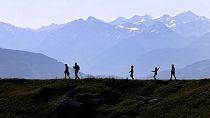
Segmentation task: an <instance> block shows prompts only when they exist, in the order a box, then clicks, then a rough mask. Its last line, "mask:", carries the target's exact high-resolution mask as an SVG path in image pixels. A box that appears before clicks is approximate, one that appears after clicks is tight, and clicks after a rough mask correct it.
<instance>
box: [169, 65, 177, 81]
mask: <svg viewBox="0 0 210 118" xmlns="http://www.w3.org/2000/svg"><path fill="white" fill-rule="evenodd" d="M175 71H176V69H175V66H174V64H172V65H171V78H170V80H172V76H173V77H174V79H175V80H176V75H175Z"/></svg>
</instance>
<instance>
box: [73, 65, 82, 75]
mask: <svg viewBox="0 0 210 118" xmlns="http://www.w3.org/2000/svg"><path fill="white" fill-rule="evenodd" d="M73 68H74V71H75V79H80V78H79V76H78V73H79V70H80V67H79V65H77V63H75V65H74V67H73Z"/></svg>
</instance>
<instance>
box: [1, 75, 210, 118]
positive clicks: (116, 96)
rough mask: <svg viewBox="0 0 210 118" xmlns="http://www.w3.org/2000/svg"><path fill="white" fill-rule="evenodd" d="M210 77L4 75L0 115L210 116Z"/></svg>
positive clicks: (45, 117) (59, 117) (40, 117)
mask: <svg viewBox="0 0 210 118" xmlns="http://www.w3.org/2000/svg"><path fill="white" fill-rule="evenodd" d="M209 86H210V80H198V81H189V80H188V81H177V82H175V81H157V82H156V83H155V82H154V81H130V80H114V79H99V80H98V79H85V80H42V81H34V80H33V81H32V80H15V79H14V80H0V98H1V100H0V117H3V118H11V117H13V118H14V117H27V118H34V117H36V118H69V117H74V118H84V117H85V118H108V117H109V118H122V117H123V118H134V117H135V118H136V117H139V118H154V117H155V118H172V117H176V118H177V117H179V118H198V117H199V118H209V117H210V98H209Z"/></svg>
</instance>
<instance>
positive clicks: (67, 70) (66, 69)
mask: <svg viewBox="0 0 210 118" xmlns="http://www.w3.org/2000/svg"><path fill="white" fill-rule="evenodd" d="M64 75H65V79H67V78H66V76H67V77H69V79H71V78H70V76H69V75H70V73H69V67H68V65H67V64H65V71H64Z"/></svg>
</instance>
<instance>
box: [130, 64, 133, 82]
mask: <svg viewBox="0 0 210 118" xmlns="http://www.w3.org/2000/svg"><path fill="white" fill-rule="evenodd" d="M133 68H134V66H133V65H131V71H130V72H129V73H131V74H130V77H131V78H132V80H134V77H133V73H134V71H133Z"/></svg>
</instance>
